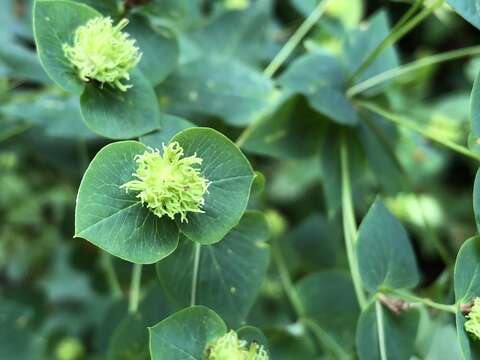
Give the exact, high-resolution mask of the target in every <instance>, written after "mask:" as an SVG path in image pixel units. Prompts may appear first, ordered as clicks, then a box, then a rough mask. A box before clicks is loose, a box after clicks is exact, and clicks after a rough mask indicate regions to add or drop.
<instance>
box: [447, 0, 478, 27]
mask: <svg viewBox="0 0 480 360" xmlns="http://www.w3.org/2000/svg"><path fill="white" fill-rule="evenodd" d="M447 2H448V3H449V4H450V6H451V7H453V9H454V10H455V11H456V12H457V13H458V14H459V15H460V16H461V17H463V18H464V19H465V20H467V21H468V22H469V23H470V24H472V25H473V26H475V27H476V28H477V29H480V13H479V11H478V9H479V8H480V0H447Z"/></svg>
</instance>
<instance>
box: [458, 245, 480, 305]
mask: <svg viewBox="0 0 480 360" xmlns="http://www.w3.org/2000/svg"><path fill="white" fill-rule="evenodd" d="M479 271H480V237H474V238H471V239H469V240H467V241H465V242H464V243H463V245H462V247H461V248H460V251H459V252H458V255H457V260H456V263H455V273H454V276H455V277H454V285H455V299H456V300H457V303H459V304H468V303H470V302H471V301H472V300H473V299H474V298H475V297H477V296H480V278H478V276H477V274H478V272H479Z"/></svg>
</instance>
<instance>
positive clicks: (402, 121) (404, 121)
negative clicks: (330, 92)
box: [357, 101, 480, 161]
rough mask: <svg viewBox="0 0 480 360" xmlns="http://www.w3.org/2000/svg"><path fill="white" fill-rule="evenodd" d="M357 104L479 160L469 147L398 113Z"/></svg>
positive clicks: (370, 105) (365, 103) (368, 104)
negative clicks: (430, 130) (433, 132)
mask: <svg viewBox="0 0 480 360" xmlns="http://www.w3.org/2000/svg"><path fill="white" fill-rule="evenodd" d="M357 104H358V105H360V106H362V107H364V108H365V109H368V110H370V111H373V112H374V113H377V114H379V115H381V116H382V117H383V118H384V119H386V120H389V121H391V122H393V123H394V124H397V125H399V126H402V127H404V128H407V129H410V130H413V131H415V132H417V133H419V134H421V135H422V136H424V137H426V138H428V139H430V140H432V141H435V142H437V143H439V144H441V145H443V146H445V147H447V148H449V149H451V150H453V151H455V152H457V153H459V154H461V155H464V156H466V157H469V158H472V159H474V160H477V161H478V160H480V155H478V154H475V153H474V152H472V151H470V150H469V149H467V148H466V147H464V146H462V145H459V144H457V143H455V142H453V141H450V140H447V139H443V138H442V137H440V136H438V135H436V134H431V133H430V132H428V131H426V130H425V129H424V128H423V127H421V126H420V125H418V124H416V123H414V122H412V121H410V120H408V119H406V118H404V117H402V116H399V115H396V114H393V113H391V112H389V111H387V110H385V109H382V108H381V107H379V106H377V105H375V104H373V103H370V102H366V101H359V102H357Z"/></svg>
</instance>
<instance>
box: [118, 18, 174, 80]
mask: <svg viewBox="0 0 480 360" xmlns="http://www.w3.org/2000/svg"><path fill="white" fill-rule="evenodd" d="M127 32H128V33H129V34H130V35H131V36H132V38H133V39H135V40H136V45H137V46H138V47H139V49H140V51H141V52H142V59H141V60H140V63H139V64H138V67H139V69H140V70H141V72H142V73H143V75H145V78H147V80H148V81H149V82H150V83H151V84H152V85H153V86H156V85H158V84H159V83H160V82H162V81H163V80H164V79H165V78H166V77H167V76H168V75H169V74H170V73H171V72H172V71H173V69H175V67H176V66H177V61H178V57H179V49H178V44H177V41H176V39H175V38H174V36H173V33H172V32H171V31H170V30H168V29H167V28H165V27H162V28H160V27H156V28H154V27H152V26H151V24H150V23H149V21H148V20H147V19H146V18H144V17H143V16H134V17H132V18H131V19H130V24H129V25H128V27H127Z"/></svg>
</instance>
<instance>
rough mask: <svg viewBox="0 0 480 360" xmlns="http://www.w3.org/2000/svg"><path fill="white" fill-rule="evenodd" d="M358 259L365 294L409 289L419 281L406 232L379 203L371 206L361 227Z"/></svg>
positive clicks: (377, 201)
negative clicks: (384, 289)
mask: <svg viewBox="0 0 480 360" xmlns="http://www.w3.org/2000/svg"><path fill="white" fill-rule="evenodd" d="M357 256H358V265H359V270H360V275H361V277H362V280H363V285H364V287H365V288H366V289H367V290H368V291H371V292H377V291H378V290H380V289H382V288H386V289H403V288H412V287H414V286H416V285H417V283H418V281H419V274H418V269H417V264H416V260H415V254H414V252H413V249H412V246H411V244H410V240H409V239H408V235H407V232H406V231H405V229H404V228H403V226H402V224H401V223H400V222H399V221H398V220H397V219H396V218H395V217H394V216H393V215H392V214H391V213H390V212H389V211H388V210H387V208H386V207H385V206H384V205H383V203H382V202H381V201H380V200H376V201H375V202H374V203H373V205H372V207H371V208H370V210H369V211H368V213H367V215H366V216H365V218H364V219H363V221H362V224H361V225H360V229H359V234H358V241H357Z"/></svg>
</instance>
